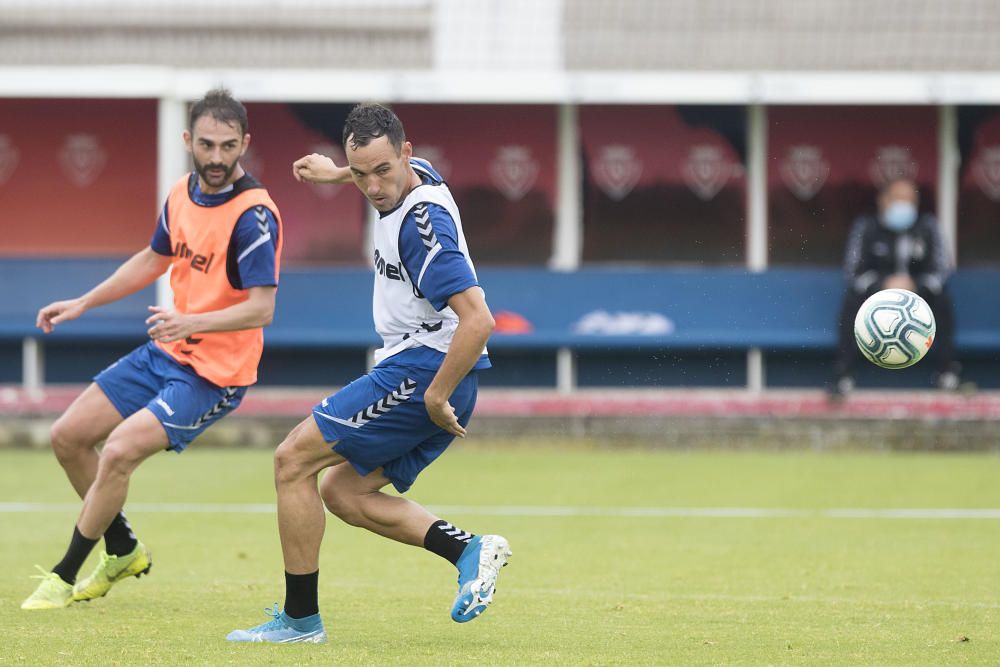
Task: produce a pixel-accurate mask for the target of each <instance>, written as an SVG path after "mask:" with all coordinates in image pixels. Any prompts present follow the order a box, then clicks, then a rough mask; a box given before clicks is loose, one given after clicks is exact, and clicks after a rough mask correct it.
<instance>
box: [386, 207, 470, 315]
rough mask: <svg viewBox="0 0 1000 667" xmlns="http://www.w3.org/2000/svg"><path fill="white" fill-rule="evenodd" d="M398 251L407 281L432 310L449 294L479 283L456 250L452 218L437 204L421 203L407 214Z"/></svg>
mask: <svg viewBox="0 0 1000 667" xmlns="http://www.w3.org/2000/svg"><path fill="white" fill-rule="evenodd" d="M432 253H433V254H434V256H433V257H432V258H431V260H430V263H427V258H428V256H429V255H431V254H432ZM399 254H400V256H401V257H402V259H403V266H405V267H406V272H407V273H408V274H409V276H410V280H412V281H413V283H414V284H415V285H416V287H417V289H419V290H420V293H421V294H423V295H424V298H425V299H427V300H428V301H430V303H431V305H432V306H434V309H435V310H442V309H443V308H444V307H445V306H447V305H448V299H450V298H451V297H452V296H454V295H456V294H458V293H459V292H464V291H465V290H467V289H469V288H470V287H475V286H476V285H478V284H479V281H477V280H476V277H475V275H473V273H472V268H471V267H470V266H469V262H468V261H466V259H465V255H464V254H462V251H461V250H459V249H458V233H457V230H456V228H455V221H454V220H452V219H451V215H450V214H449V213H448V211H447V210H445V209H444V208H443V207H441V206H438V205H437V204H420V205H418V206H416V207H415V208H414V209H413V210H412V211H410V212H409V213H408V214H407V215H406V220H404V221H403V225H402V226H401V227H400V229H399ZM425 264H426V268H425V266H424V265H425ZM421 271H422V272H423V275H420V274H421Z"/></svg>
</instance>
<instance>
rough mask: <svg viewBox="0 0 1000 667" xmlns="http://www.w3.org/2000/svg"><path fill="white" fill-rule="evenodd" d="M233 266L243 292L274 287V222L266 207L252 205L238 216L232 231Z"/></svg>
mask: <svg viewBox="0 0 1000 667" xmlns="http://www.w3.org/2000/svg"><path fill="white" fill-rule="evenodd" d="M233 235H234V236H235V237H236V238H235V241H236V243H235V251H236V264H237V266H238V267H239V274H240V284H241V286H242V287H243V289H248V288H250V287H262V286H265V285H277V284H278V280H277V276H276V275H275V270H274V267H275V254H276V252H277V248H278V222H277V220H276V219H275V217H274V213H272V212H271V210H270V209H268V208H267V207H266V206H256V207H254V208H252V209H250V210H248V211H246V212H245V213H243V215H241V216H240V219H239V222H237V223H236V230H235V231H234V232H233Z"/></svg>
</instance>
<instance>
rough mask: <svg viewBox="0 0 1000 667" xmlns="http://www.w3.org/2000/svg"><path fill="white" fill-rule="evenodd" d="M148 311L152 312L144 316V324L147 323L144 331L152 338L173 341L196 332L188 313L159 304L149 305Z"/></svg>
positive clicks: (167, 341)
mask: <svg viewBox="0 0 1000 667" xmlns="http://www.w3.org/2000/svg"><path fill="white" fill-rule="evenodd" d="M149 311H150V312H151V313H153V314H152V315H150V316H149V317H147V318H146V324H148V325H149V329H147V330H146V333H148V334H149V337H150V338H152V339H153V340H158V341H161V342H164V343H173V342H174V341H175V340H181V339H183V338H187V337H188V336H191V335H192V334H196V333H198V331H197V329H196V328H195V325H194V322H193V321H192V319H191V317H190V316H189V315H185V314H183V313H178V312H177V311H176V310H168V309H167V308H160V307H159V306H149Z"/></svg>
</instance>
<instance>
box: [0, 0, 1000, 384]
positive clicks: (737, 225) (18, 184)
mask: <svg viewBox="0 0 1000 667" xmlns="http://www.w3.org/2000/svg"><path fill="white" fill-rule="evenodd" d="M998 28H1000V7H998V6H997V4H996V3H994V2H991V1H989V0H952V1H944V0H940V1H935V0H868V1H867V2H859V1H856V0H840V1H834V0H827V1H821V0H798V1H793V0H701V1H698V0H661V1H656V0H631V1H630V0H616V1H611V0H607V1H598V0H576V1H573V0H563V1H559V0H537V1H531V0H509V1H507V2H500V1H499V0H369V1H367V2H359V1H354V0H332V1H327V2H319V1H311V2H310V1H305V0H272V1H265V0H241V1H239V2H233V1H230V0H219V1H217V2H215V3H211V4H207V5H206V4H203V3H194V2H168V1H166V0H158V1H152V2H151V1H149V0H144V1H142V2H139V1H137V0H128V1H117V2H110V1H96V0H81V1H77V2H70V1H68V0H44V1H37V2H26V1H24V2H17V1H13V0H0V216H2V223H0V224H2V229H3V235H2V238H3V240H2V242H0V282H2V284H3V286H4V291H3V297H2V301H0V383H21V384H24V385H26V386H27V387H29V388H38V387H40V386H42V384H43V383H45V382H55V383H79V382H83V381H86V380H88V379H89V378H90V376H91V375H92V374H93V373H94V371H95V370H97V369H98V368H100V367H101V366H102V365H103V364H105V363H108V362H110V361H113V360H114V359H115V358H117V356H119V355H120V354H122V353H123V352H124V351H126V350H127V349H129V348H131V347H132V346H134V345H135V344H136V343H137V342H138V341H140V340H142V336H143V331H142V324H141V321H142V317H143V313H144V307H145V305H146V304H148V303H151V302H154V301H156V300H157V299H159V300H163V299H165V298H166V293H165V290H163V289H162V287H161V289H159V290H158V291H155V290H149V291H148V293H145V294H139V295H136V296H135V297H133V298H130V299H127V300H125V301H123V302H122V303H120V304H116V305H115V306H112V307H108V308H105V309H102V310H100V311H95V312H93V313H88V314H87V315H86V316H85V318H83V319H82V320H80V321H78V322H73V323H69V324H67V325H65V326H63V327H61V330H60V331H59V332H58V333H57V334H56V335H54V336H53V337H50V338H47V339H46V340H45V342H44V344H43V343H42V341H41V340H40V339H39V337H38V336H37V335H36V331H35V330H34V329H33V324H34V313H35V311H36V310H37V308H38V307H39V306H40V305H42V304H44V303H45V302H47V300H50V299H54V298H65V297H68V296H71V295H74V294H76V293H78V292H80V291H81V290H82V289H84V288H86V287H88V286H89V285H91V284H92V283H93V282H95V281H96V280H98V279H100V278H101V277H102V276H103V275H105V274H106V273H107V272H108V271H109V270H110V269H111V268H113V267H114V266H115V265H116V264H117V263H118V262H119V261H120V260H121V259H122V258H123V257H125V256H127V255H128V254H130V253H132V252H134V251H135V250H137V249H138V248H140V247H142V246H143V245H144V244H146V243H148V240H149V238H150V236H151V234H152V229H153V225H154V222H155V218H156V215H157V213H158V209H159V207H160V205H161V202H162V200H163V198H164V196H165V193H166V191H167V189H168V188H169V186H170V184H172V183H173V181H174V180H176V178H178V177H179V175H180V174H182V173H183V172H184V171H185V170H186V169H188V168H189V166H188V162H187V157H186V154H185V153H184V151H183V146H182V144H181V141H180V134H181V132H182V131H183V129H184V127H185V124H186V109H187V104H188V103H189V102H190V101H192V100H194V99H197V98H198V97H200V96H201V95H202V94H203V93H204V92H205V90H207V89H208V88H210V87H212V86H215V85H218V84H224V85H227V86H229V87H230V88H231V89H232V90H233V91H234V93H235V95H236V96H237V97H238V98H240V99H242V100H243V101H244V102H246V104H247V107H248V110H249V114H250V122H251V134H252V136H253V142H252V146H251V149H250V152H249V153H248V155H247V156H246V159H245V161H244V166H245V167H246V168H247V169H248V171H250V172H251V173H253V174H254V175H255V176H257V177H258V178H260V179H261V180H262V181H263V182H264V183H265V184H266V186H267V187H268V189H269V190H270V192H271V194H272V196H273V197H274V199H275V200H276V201H277V203H278V205H279V207H280V208H281V210H282V213H283V216H284V219H285V233H286V239H285V256H284V261H283V268H284V269H285V271H284V276H283V279H282V286H281V290H280V293H279V294H280V296H279V306H278V312H277V318H276V321H275V324H274V325H273V326H272V327H271V328H270V329H269V330H268V332H267V334H266V339H267V349H266V352H265V357H264V360H263V363H262V368H261V380H262V383H264V384H270V385H317V384H319V385H337V384H341V383H343V382H345V381H347V380H349V379H351V378H353V377H354V376H355V375H357V374H358V373H360V372H362V371H363V370H364V369H365V367H366V365H367V363H368V357H369V350H370V348H371V347H372V346H373V345H374V344H375V342H376V341H375V339H374V333H373V331H372V327H371V318H370V304H369V301H368V300H369V297H370V293H371V285H370V282H371V281H370V274H369V273H368V261H369V258H368V256H367V252H366V250H365V247H366V246H365V241H366V238H367V233H368V228H369V225H370V224H371V222H372V221H371V219H370V213H369V211H368V209H367V207H366V206H365V204H364V201H363V198H362V197H361V195H360V194H359V193H358V192H357V191H356V190H355V189H354V188H353V187H351V186H327V187H321V186H304V185H301V184H298V183H296V182H295V181H294V180H293V179H292V177H291V169H290V165H291V162H292V161H293V160H294V159H295V158H297V157H299V156H301V155H303V154H306V153H310V152H321V153H325V154H328V155H331V156H333V157H334V158H335V159H337V160H338V161H342V160H343V154H342V149H341V148H340V146H339V143H340V131H341V127H342V123H343V119H344V117H345V115H346V113H347V112H348V110H349V109H350V108H351V106H352V105H353V104H354V103H357V102H359V101H366V100H376V101H380V102H385V103H389V104H392V106H393V107H394V108H395V110H396V111H397V113H398V114H399V115H400V117H401V118H402V119H403V121H404V124H405V126H406V129H407V133H408V135H409V138H410V139H411V140H412V141H413V142H414V145H415V151H416V153H417V154H418V155H420V156H422V157H426V158H428V159H430V160H431V161H432V162H433V163H434V165H435V166H436V167H437V168H438V169H439V170H440V171H441V172H442V173H443V174H444V176H445V177H446V178H447V180H448V181H449V184H450V185H451V187H452V190H453V192H454V193H455V196H456V199H457V201H458V203H459V206H460V208H461V210H462V213H463V219H464V220H465V227H466V234H467V236H468V239H469V244H470V247H471V250H472V254H473V257H474V259H475V261H476V263H477V267H478V268H479V269H480V273H481V274H482V275H481V277H482V280H483V284H484V286H485V287H486V290H487V298H488V300H489V302H490V304H491V306H492V307H493V309H494V310H495V311H496V313H497V316H498V317H497V319H498V323H499V327H498V331H497V335H496V336H495V337H494V339H493V341H492V342H491V345H490V347H491V353H492V355H493V356H494V359H495V362H496V364H495V365H496V369H495V370H494V371H491V372H490V373H488V374H484V378H483V380H484V384H486V385H492V386H505V387H533V388H555V389H559V390H562V391H573V390H575V389H576V388H578V387H580V388H584V387H630V386H631V387H644V386H645V387H648V386H666V387H670V386H708V387H722V388H750V389H752V390H760V389H763V388H765V387H772V388H775V387H777V388H801V387H815V386H820V385H821V384H822V383H823V382H824V381H825V380H826V379H827V378H828V376H829V369H830V364H831V360H832V354H833V346H834V343H835V340H834V338H835V334H834V320H835V317H836V315H837V309H838V307H839V298H840V289H841V283H840V269H839V265H840V263H841V259H842V255H843V250H844V245H845V242H846V236H847V231H848V228H849V226H850V223H851V221H852V219H853V218H854V217H855V216H856V215H858V214H860V213H863V212H866V211H868V210H870V209H871V208H872V207H873V206H874V197H875V193H876V190H877V188H878V187H879V186H880V185H881V184H882V183H884V182H885V181H886V179H890V178H892V177H895V176H901V175H905V176H909V177H911V178H913V179H915V180H916V182H917V183H918V184H919V186H920V188H921V194H922V200H921V205H922V207H923V208H924V209H926V210H929V211H931V212H935V213H936V214H937V215H938V217H939V219H940V223H941V226H942V231H943V234H944V236H945V239H946V240H947V242H948V245H949V248H950V252H951V254H952V258H953V260H954V263H955V267H956V277H955V281H954V285H953V291H954V298H955V302H956V308H957V310H958V342H959V350H960V355H961V357H962V360H963V361H964V362H965V368H966V373H965V375H966V377H967V379H970V380H974V381H975V382H977V383H978V384H979V385H980V387H984V388H996V387H998V386H1000V373H998V371H1000V290H997V289H996V288H995V286H996V285H998V284H1000V224H998V219H1000V217H998V216H1000V106H998V105H1000V76H998V75H997V73H996V72H997V70H998V68H1000V45H998V43H997V41H996V39H995V35H996V34H997V30H998ZM304 352H307V353H308V354H304ZM866 373H867V375H865V374H862V376H861V378H860V380H861V383H862V384H863V385H868V386H884V387H920V386H930V369H929V367H928V368H924V367H923V366H921V365H918V366H916V367H914V368H913V369H908V370H907V371H902V372H893V373H886V372H876V369H874V368H869V369H866Z"/></svg>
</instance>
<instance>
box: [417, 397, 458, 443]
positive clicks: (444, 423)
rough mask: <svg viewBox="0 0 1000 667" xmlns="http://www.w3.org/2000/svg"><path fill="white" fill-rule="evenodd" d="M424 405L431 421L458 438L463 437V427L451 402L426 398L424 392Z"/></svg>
mask: <svg viewBox="0 0 1000 667" xmlns="http://www.w3.org/2000/svg"><path fill="white" fill-rule="evenodd" d="M424 407H426V408H427V414H428V415H430V417H431V421H432V422H434V423H435V424H437V425H438V426H440V427H441V428H443V429H444V430H446V431H448V433H451V434H452V435H455V436H458V437H459V438H464V437H465V429H464V428H462V425H461V424H459V423H458V417H457V416H456V415H455V408H453V407H451V403H449V402H448V401H435V400H433V399H428V398H427V395H426V394H424Z"/></svg>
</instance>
